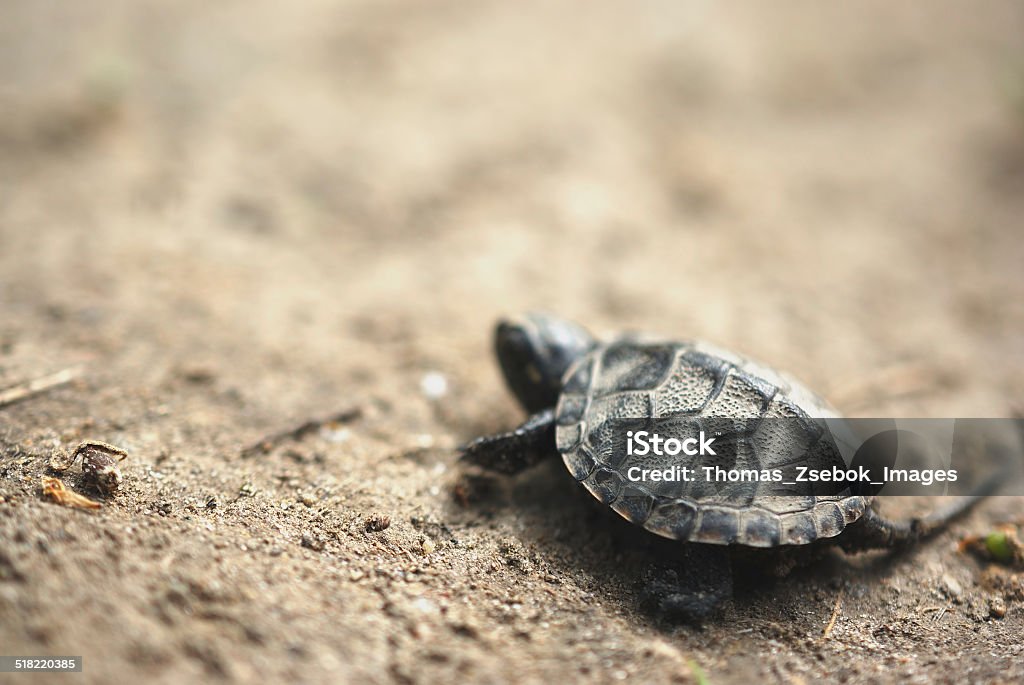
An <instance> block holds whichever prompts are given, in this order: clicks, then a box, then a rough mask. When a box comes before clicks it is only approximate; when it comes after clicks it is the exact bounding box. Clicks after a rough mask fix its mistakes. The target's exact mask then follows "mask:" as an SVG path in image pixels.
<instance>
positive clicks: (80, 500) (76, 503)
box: [43, 476, 103, 509]
mask: <svg viewBox="0 0 1024 685" xmlns="http://www.w3.org/2000/svg"><path fill="white" fill-rule="evenodd" d="M43 496H44V497H49V498H50V499H52V500H53V501H54V502H56V503H57V504H63V505H64V506H66V507H76V508H78V509H99V508H100V507H102V506H103V505H102V504H100V503H99V502H96V501H94V500H91V499H89V498H88V497H85V496H83V495H79V494H78V493H77V492H74V491H72V490H68V489H67V488H66V487H65V486H64V481H62V480H61V479H60V478H51V477H50V476H43Z"/></svg>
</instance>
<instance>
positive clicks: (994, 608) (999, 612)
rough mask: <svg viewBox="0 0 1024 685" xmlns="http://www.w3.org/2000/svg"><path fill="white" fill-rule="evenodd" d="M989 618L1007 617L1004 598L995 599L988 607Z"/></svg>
mask: <svg viewBox="0 0 1024 685" xmlns="http://www.w3.org/2000/svg"><path fill="white" fill-rule="evenodd" d="M988 613H989V616H991V617H992V618H1002V617H1004V616H1006V602H1004V601H1003V598H1002V597H993V598H992V601H991V602H990V603H989V607H988Z"/></svg>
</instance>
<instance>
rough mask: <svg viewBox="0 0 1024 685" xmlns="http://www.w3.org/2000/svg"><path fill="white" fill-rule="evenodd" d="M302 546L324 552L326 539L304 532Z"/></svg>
mask: <svg viewBox="0 0 1024 685" xmlns="http://www.w3.org/2000/svg"><path fill="white" fill-rule="evenodd" d="M302 546H303V547H307V548H309V549H311V550H313V551H314V552H322V551H323V549H324V541H323V540H321V539H320V538H318V537H316V536H314V535H311V534H310V533H303V534H302Z"/></svg>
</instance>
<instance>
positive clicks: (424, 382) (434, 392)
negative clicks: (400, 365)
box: [420, 371, 448, 400]
mask: <svg viewBox="0 0 1024 685" xmlns="http://www.w3.org/2000/svg"><path fill="white" fill-rule="evenodd" d="M420 390H421V391H422V392H423V394H424V395H426V396H427V397H429V398H430V399H432V400H436V399H440V398H442V397H444V396H445V395H446V394H448V379H447V378H446V377H445V375H444V374H443V373H441V372H440V371H428V372H427V373H425V374H423V377H422V378H421V379H420Z"/></svg>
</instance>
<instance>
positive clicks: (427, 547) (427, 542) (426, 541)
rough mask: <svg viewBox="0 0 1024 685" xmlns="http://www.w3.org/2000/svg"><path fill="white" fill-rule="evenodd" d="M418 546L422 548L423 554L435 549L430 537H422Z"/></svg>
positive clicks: (435, 546)
mask: <svg viewBox="0 0 1024 685" xmlns="http://www.w3.org/2000/svg"><path fill="white" fill-rule="evenodd" d="M420 548H421V549H422V550H423V553H424V554H430V553H431V552H433V551H434V550H435V549H437V545H435V544H434V541H433V540H431V539H430V538H423V540H422V542H420Z"/></svg>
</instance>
